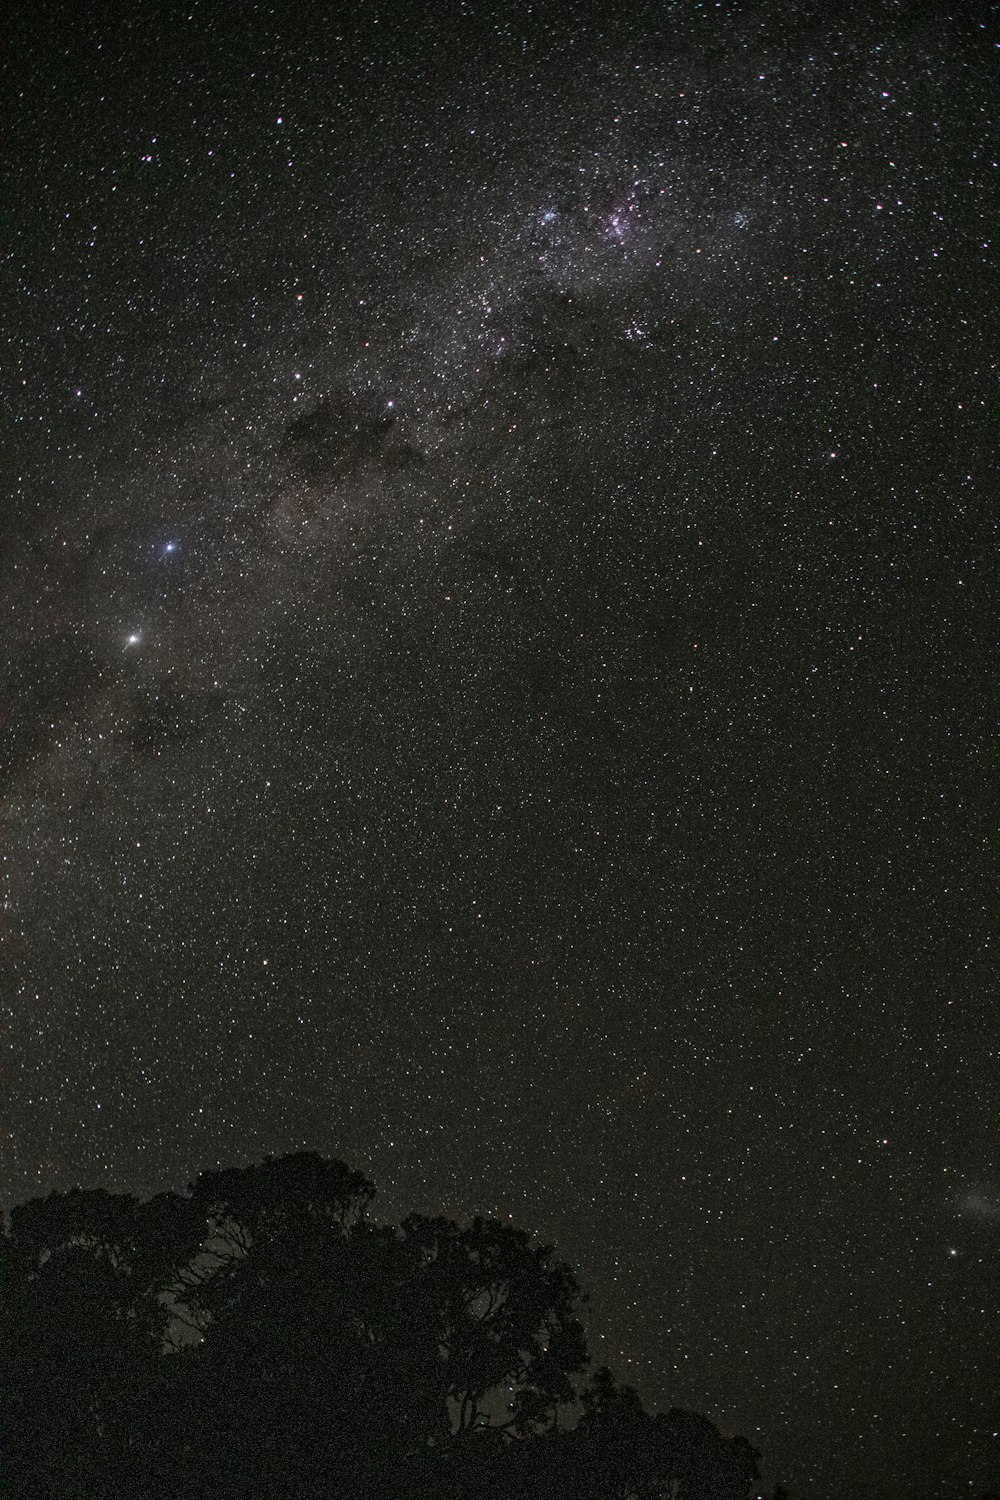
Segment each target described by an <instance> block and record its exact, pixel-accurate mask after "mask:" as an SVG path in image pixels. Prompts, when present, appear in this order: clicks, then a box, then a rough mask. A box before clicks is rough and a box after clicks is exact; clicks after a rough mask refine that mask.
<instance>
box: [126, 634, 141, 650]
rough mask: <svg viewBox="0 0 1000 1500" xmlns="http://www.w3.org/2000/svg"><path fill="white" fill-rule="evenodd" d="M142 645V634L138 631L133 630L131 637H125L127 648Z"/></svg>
mask: <svg viewBox="0 0 1000 1500" xmlns="http://www.w3.org/2000/svg"><path fill="white" fill-rule="evenodd" d="M141 644H142V636H141V635H140V633H139V631H138V630H133V631H132V634H131V635H128V636H126V637H125V645H126V647H129V646H140V645H141Z"/></svg>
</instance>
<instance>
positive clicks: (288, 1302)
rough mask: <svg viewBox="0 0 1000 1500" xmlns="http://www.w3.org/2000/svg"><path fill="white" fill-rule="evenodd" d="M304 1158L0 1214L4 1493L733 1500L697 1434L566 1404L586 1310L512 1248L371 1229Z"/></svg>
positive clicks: (682, 1418) (340, 1168)
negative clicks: (155, 1191)
mask: <svg viewBox="0 0 1000 1500" xmlns="http://www.w3.org/2000/svg"><path fill="white" fill-rule="evenodd" d="M373 1196H374V1189H373V1187H372V1186H371V1184H370V1183H369V1182H367V1181H366V1179H365V1178H364V1177H363V1176H362V1175H361V1174H360V1173H359V1172H356V1171H353V1170H352V1169H350V1168H349V1167H347V1166H345V1165H344V1164H343V1163H342V1162H336V1161H325V1160H323V1159H322V1158H320V1157H318V1156H315V1155H312V1154H308V1153H300V1154H297V1155H291V1156H285V1157H282V1158H280V1159H268V1160H266V1161H265V1162H263V1163H261V1164H260V1165H255V1166H250V1167H245V1168H230V1169H227V1170H224V1171H217V1172H206V1173H203V1174H202V1175H201V1176H200V1177H199V1178H198V1179H197V1181H196V1182H194V1183H193V1184H192V1185H191V1188H190V1190H189V1192H188V1193H186V1194H175V1193H164V1194H161V1195H159V1196H158V1197H156V1198H153V1199H151V1200H150V1201H149V1202H146V1203H139V1202H137V1201H136V1200H135V1199H134V1198H132V1197H130V1196H128V1195H123V1194H110V1193H106V1192H103V1191H94V1192H76V1191H74V1192H70V1193H58V1194H53V1195H52V1196H51V1197H49V1198H47V1199H45V1200H36V1201H34V1202H31V1203H26V1204H22V1205H20V1206H18V1207H17V1208H15V1209H13V1210H12V1212H11V1214H10V1218H9V1229H8V1231H7V1233H6V1234H5V1235H4V1236H3V1238H2V1239H0V1339H2V1368H0V1419H2V1441H3V1448H2V1465H3V1468H2V1480H3V1483H4V1485H5V1486H6V1489H5V1491H4V1493H7V1494H10V1495H15V1496H19V1497H20V1496H25V1497H27V1496H31V1497H33V1500H57V1497H58V1500H70V1497H81V1500H83V1497H86V1500H111V1497H112V1496H113V1497H116V1500H129V1497H134V1500H138V1497H140V1496H142V1497H151V1496H156V1497H162V1500H172V1497H174V1500H181V1497H184V1500H200V1497H204V1500H208V1497H209V1496H211V1497H212V1500H246V1497H249V1496H254V1497H275V1500H277V1497H288V1500H291V1497H293V1496H294V1497H295V1500H334V1497H345V1500H346V1497H347V1496H350V1497H352V1500H422V1497H423V1500H446V1497H448V1500H490V1497H493V1500H529V1497H531V1500H660V1497H663V1500H666V1497H668V1496H669V1497H671V1500H749V1497H751V1496H753V1495H756V1494H757V1493H758V1490H757V1479H758V1475H757V1465H756V1459H757V1455H756V1454H755V1452H754V1451H753V1449H752V1448H751V1447H750V1446H749V1444H748V1443H746V1442H745V1441H744V1440H743V1439H742V1438H734V1439H731V1440H727V1439H724V1438H723V1437H722V1436H721V1435H720V1433H719V1432H718V1431H717V1429H716V1428H715V1427H713V1425H712V1424H711V1423H710V1422H709V1421H707V1419H706V1418H704V1417H700V1416H696V1415H694V1414H693V1413H690V1412H683V1411H677V1410H673V1411H671V1412H669V1413H668V1414H667V1415H659V1416H655V1417H653V1416H650V1415H649V1413H647V1412H646V1411H645V1410H644V1408H643V1406H642V1404H641V1402H640V1400H639V1398H638V1396H637V1395H636V1393H635V1392H634V1391H633V1390H631V1389H630V1388H629V1387H628V1386H618V1385H616V1383H615V1381H614V1378H613V1377H612V1375H611V1373H610V1372H609V1371H608V1370H598V1371H597V1372H596V1373H595V1374H594V1375H593V1376H592V1378H591V1379H590V1382H589V1384H586V1385H583V1384H581V1382H582V1379H583V1376H584V1373H585V1371H586V1368H587V1365H588V1363H589V1358H588V1354H587V1348H586V1341H585V1337H584V1331H583V1325H582V1323H581V1320H580V1315H581V1312H582V1310H583V1308H584V1306H585V1300H586V1299H585V1298H584V1296H583V1295H582V1293H581V1290H580V1287H579V1285H578V1283H577V1281H576V1278H575V1277H574V1275H573V1273H572V1271H571V1270H570V1268H569V1267H568V1266H567V1265H565V1264H564V1263H563V1262H561V1261H559V1260H557V1259H555V1258H554V1256H553V1251H552V1248H551V1247H549V1246H538V1245H535V1244H533V1243H532V1241H531V1240H530V1238H529V1236H528V1235H527V1234H525V1233H524V1232H523V1231H521V1230H519V1229H515V1228H513V1227H512V1226H511V1225H509V1224H503V1223H498V1222H495V1221H491V1220H484V1219H475V1220H473V1221H472V1223H471V1224H467V1225H464V1226H463V1225H459V1224H457V1223H455V1222H453V1221H451V1220H449V1219H444V1218H428V1217H425V1216H423V1215H420V1214H413V1215H411V1216H410V1217H409V1218H407V1219H406V1220H404V1222H403V1223H402V1224H401V1225H399V1226H393V1225H379V1224H375V1223H372V1222H370V1221H369V1219H368V1217H367V1210H368V1207H369V1205H370V1203H371V1201H372V1198H373Z"/></svg>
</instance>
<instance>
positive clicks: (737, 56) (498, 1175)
mask: <svg viewBox="0 0 1000 1500" xmlns="http://www.w3.org/2000/svg"><path fill="white" fill-rule="evenodd" d="M998 19H1000V16H998V7H997V6H996V5H992V4H989V5H988V4H982V5H977V4H974V3H952V4H950V5H948V4H943V5H942V4H938V5H933V6H932V5H925V4H921V3H905V0H872V3H871V4H870V5H869V6H867V7H838V6H836V5H834V6H831V5H829V4H823V5H821V4H816V3H809V0H807V3H803V4H800V5H796V6H795V7H794V8H793V7H791V6H786V5H776V4H768V3H758V4H754V5H736V4H732V3H728V0H720V3H709V0H703V3H701V0H661V3H655V4H654V3H648V0H635V3H632V4H629V5H623V6H611V5H596V4H595V5H593V6H590V5H585V4H578V5H575V6H571V5H561V6H559V5H555V4H546V3H544V0H538V3H535V4H534V5H531V4H528V3H525V0H503V3H501V0H442V3H439V4H438V3H435V4H433V5H430V4H416V3H409V4H402V3H390V0H367V3H361V0H347V3H344V4H342V5H331V6H323V5H319V4H314V3H312V0H303V3H300V4H297V5H295V6H291V5H289V6H281V5H267V4H262V3H258V0H248V3H246V4H240V5H235V4H231V3H226V0H221V3H220V0H187V3H185V4H183V5H180V4H177V5H174V4H170V3H148V4H139V5H128V6H126V5H123V4H105V5H101V4H95V5H94V6H80V7H75V8H69V7H66V6H63V5H56V4H53V3H50V0H38V3H33V4H27V3H25V4H23V5H21V6H20V7H15V8H14V14H13V19H12V22H11V23H10V24H8V26H7V28H6V36H5V39H4V43H3V50H2V58H0V63H2V66H3V69H4V72H5V80H4V86H3V96H4V99H5V101H6V106H5V125H4V138H5V143H6V144H5V157H6V165H5V179H6V188H5V190H4V197H3V206H2V219H0V225H2V239H0V243H2V256H3V261H2V270H0V275H2V282H0V299H2V307H3V318H2V328H0V338H2V348H3V359H2V371H0V382H2V411H3V430H4V440H3V457H2V467H3V481H4V490H5V496H4V507H3V519H2V530H0V579H2V588H0V605H2V609H3V617H4V640H5V648H4V651H3V652H2V654H0V1081H2V1098H3V1104H2V1107H0V1172H2V1184H3V1190H4V1196H5V1201H6V1202H7V1203H8V1204H9V1203H11V1202H14V1201H17V1200H19V1199H22V1198H25V1197H29V1196H33V1195H37V1194H39V1193H44V1192H48V1191H50V1190H52V1189H56V1188H66V1187H69V1186H70V1185H73V1184H77V1183H79V1184H81V1185H86V1186H98V1185H103V1186H107V1187H109V1188H114V1189H118V1190H125V1189H128V1190H133V1191H136V1192H142V1193H145V1192H149V1191H152V1190H154V1189H160V1188H163V1187H167V1186H175V1187H178V1186H180V1185H182V1184H183V1183H184V1182H186V1181H188V1180H189V1179H190V1178H191V1177H192V1176H193V1175H194V1174H195V1173H196V1172H197V1171H199V1170H201V1169H203V1168H207V1167H211V1166H216V1165H220V1164H235V1163H242V1162H246V1161H250V1160H254V1159H259V1158H260V1157H261V1156H262V1155H264V1154H265V1153H269V1152H272V1153H282V1152H285V1151H291V1150H298V1149H311V1150H317V1151H320V1152H322V1153H324V1154H326V1155H330V1156H337V1157H343V1158H345V1159H347V1160H348V1161H350V1162H351V1163H352V1165H356V1166H359V1167H360V1168H361V1169H362V1170H363V1171H365V1172H366V1174H367V1175H368V1176H370V1177H371V1178H372V1180H373V1181H374V1182H375V1183H376V1184H377V1186H378V1188H379V1197H378V1200H377V1205H376V1207H377V1209H378V1211H379V1212H380V1213H381V1214H382V1215H383V1216H386V1217H389V1216H396V1215H400V1214H403V1213H405V1212H408V1211H409V1210H411V1209H414V1208H420V1209H425V1210H429V1211H433V1212H443V1213H447V1214H451V1215H455V1216H462V1215H466V1214H472V1213H475V1212H479V1213H484V1214H490V1215H497V1216H499V1217H502V1218H507V1217H508V1216H512V1217H513V1219H514V1220H515V1221H516V1222H518V1223H519V1224H523V1225H524V1226H525V1227H529V1228H534V1229H537V1230H538V1231H539V1232H540V1233H541V1234H542V1235H543V1236H544V1237H545V1238H546V1239H551V1240H554V1241H555V1242H556V1243H557V1245H558V1246H559V1249H560V1251H561V1252H562V1253H563V1254H564V1255H566V1256H567V1258H569V1259H570V1260H571V1261H572V1262H573V1263H574V1264H575V1265H576V1266H577V1268H578V1270H579V1274H580V1276H581V1278H582V1280H583V1281H584V1283H585V1284H586V1285H587V1286H588V1287H589V1289H590V1291H591V1293H592V1299H593V1308H592V1315H591V1340H592V1348H593V1351H594V1354H595V1358H596V1359H597V1360H600V1361H606V1362H608V1363H610V1364H611V1365H612V1367H613V1368H614V1369H615V1371H616V1372H617V1374H618V1375H619V1376H620V1377H621V1378H623V1379H625V1380H627V1381H629V1382H631V1383H632V1384H634V1385H636V1386H637V1388H638V1389H639V1390H640V1392H641V1394H642V1395H643V1397H644V1399H645V1400H646V1401H647V1402H648V1403H649V1404H650V1405H651V1406H653V1407H658V1408H661V1409H666V1408H667V1407H668V1406H670V1405H672V1404H673V1405H679V1406H686V1407H690V1408H693V1409H696V1410H700V1411H703V1412H705V1413H706V1414H707V1415H708V1416H710V1417H711V1418H712V1419H713V1420H714V1421H716V1422H718V1423H719V1425H720V1426H721V1427H722V1429H723V1430H724V1431H726V1432H734V1431H738V1432H742V1433H744V1434H745V1435H746V1436H747V1437H748V1438H749V1439H750V1440H751V1441H753V1442H754V1443H755V1444H756V1445H757V1446H758V1447H760V1448H761V1449H762V1450H763V1452H764V1461H763V1462H764V1472H765V1475H766V1476H768V1478H769V1481H770V1482H773V1481H774V1480H779V1479H780V1480H783V1481H784V1482H785V1483H786V1484H787V1485H789V1486H790V1487H791V1489H792V1491H793V1495H794V1496H796V1500H797V1497H798V1496H807V1495H808V1496H810V1497H814V1500H833V1497H834V1495H837V1496H840V1495H843V1494H844V1493H846V1492H848V1491H849V1492H850V1493H851V1494H852V1496H855V1497H857V1500H875V1497H876V1496H877V1497H883V1496H885V1495H889V1494H897V1495H898V1494H902V1493H904V1492H905V1493H907V1494H908V1495H910V1496H912V1497H915V1500H938V1497H950V1496H952V1495H954V1496H958V1495H965V1494H969V1493H970V1492H971V1491H970V1484H971V1485H978V1486H979V1487H980V1488H984V1487H985V1486H986V1484H987V1482H992V1483H993V1484H994V1485H996V1484H997V1482H998V1481H997V1475H998V1474H1000V1438H998V1437H997V1429H998V1428H1000V1402H998V1400H997V1395H996V1392H997V1379H996V1376H997V1359H996V1348H997V1345H998V1341H1000V1315H998V1309H1000V1134H998V1118H1000V1116H998V1108H997V1105H998V1061H1000V1038H998V1023H997V1011H996V990H995V984H994V971H993V969H992V967H991V964H990V961H989V949H988V941H989V936H990V925H991V917H990V909H989V898H988V890H989V884H990V879H991V876H992V875H993V873H995V864H994V862H993V860H992V857H991V855H990V852H989V845H988V843H987V831H988V826H989V817H988V811H989V805H990V801H991V799H990V798H989V797H988V789H989V787H990V754H989V747H990V741H991V734H990V731H991V728H992V727H993V719H992V714H991V707H990V705H991V688H990V682H991V671H990V665H989V663H990V652H991V647H992V646H993V644H994V642H995V628H994V617H995V606H996V602H997V596H996V593H995V592H994V594H993V599H992V605H991V602H990V599H989V597H988V594H989V583H990V577H989V575H990V564H991V561H992V555H993V553H992V548H993V543H994V533H993V527H992V523H993V519H994V510H993V504H992V503H991V502H994V501H995V494H996V479H995V475H996V461H997V454H996V444H995V438H996V427H995V420H996V414H997V410H998V403H997V391H996V383H995V382H996V369H997V359H996V347H997V343H996V317H995V315H996V309H997V306H998V285H997V277H996V270H995V252H994V249H993V247H992V244H991V235H992V233H993V230H994V227H995V226H994V222H993V221H994V218H995V212H996V203H997V199H996V177H997V170H996V169H997V155H998V143H997V139H996V130H995V124H996V113H997V105H998V101H997V93H996V88H997V72H996V65H997V50H996V49H997V43H998V40H1000V26H998ZM991 423H992V424H993V425H992V427H991Z"/></svg>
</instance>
